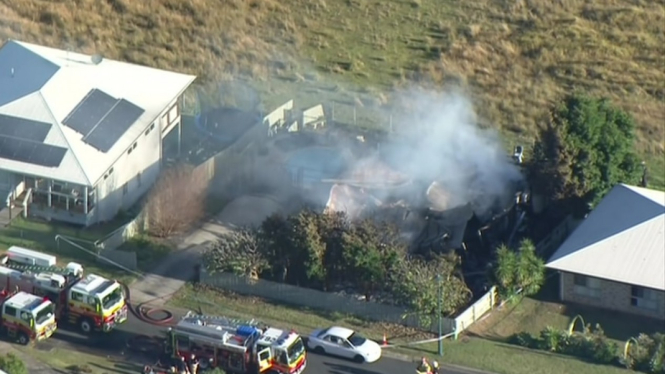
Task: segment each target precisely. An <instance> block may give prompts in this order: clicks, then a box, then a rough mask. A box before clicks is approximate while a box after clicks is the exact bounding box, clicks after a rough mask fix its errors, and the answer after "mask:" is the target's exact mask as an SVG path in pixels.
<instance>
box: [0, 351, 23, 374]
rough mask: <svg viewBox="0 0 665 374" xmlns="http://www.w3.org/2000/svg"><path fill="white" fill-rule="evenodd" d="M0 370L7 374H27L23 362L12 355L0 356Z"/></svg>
mask: <svg viewBox="0 0 665 374" xmlns="http://www.w3.org/2000/svg"><path fill="white" fill-rule="evenodd" d="M0 370H3V371H5V372H7V374H28V369H27V368H26V367H25V364H24V363H23V361H21V359H20V358H18V357H16V356H15V355H14V354H13V353H7V355H6V356H0Z"/></svg>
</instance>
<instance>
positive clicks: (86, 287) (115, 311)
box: [0, 247, 127, 333]
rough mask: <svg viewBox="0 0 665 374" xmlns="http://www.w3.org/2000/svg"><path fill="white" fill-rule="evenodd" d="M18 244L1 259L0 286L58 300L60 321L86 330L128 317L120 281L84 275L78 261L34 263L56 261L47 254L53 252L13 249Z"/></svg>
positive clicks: (110, 325) (109, 327) (102, 328)
mask: <svg viewBox="0 0 665 374" xmlns="http://www.w3.org/2000/svg"><path fill="white" fill-rule="evenodd" d="M15 248H16V247H12V248H10V249H9V251H8V254H7V256H6V257H4V258H2V259H1V260H0V263H1V264H2V265H0V287H5V288H6V289H18V290H21V291H25V292H29V293H32V294H35V295H38V296H43V297H46V298H48V299H49V300H51V301H52V302H53V303H55V304H56V319H57V320H58V321H59V322H60V321H63V320H66V321H68V322H70V323H73V324H77V325H78V326H79V328H80V329H81V331H83V332H84V333H90V332H92V331H95V330H96V331H103V332H108V331H110V330H112V329H113V327H114V326H115V325H117V324H120V323H123V322H125V321H126V320H127V305H126V302H125V297H124V294H123V290H122V287H121V286H120V284H119V283H118V282H116V281H114V280H109V279H106V278H104V277H102V276H99V275H95V274H88V275H86V276H84V275H83V267H82V266H81V265H80V264H77V263H75V262H70V263H69V264H67V266H66V267H65V268H64V269H60V268H56V267H55V266H52V265H51V266H39V265H33V264H36V263H40V264H47V265H50V264H51V263H53V264H54V263H55V258H53V260H52V261H51V260H50V259H47V257H53V256H49V255H44V254H41V253H39V252H34V251H31V250H28V249H25V248H19V251H18V252H16V251H12V250H14V249H15ZM17 254H18V255H17ZM34 259H40V260H39V261H35V260H34ZM47 260H48V261H47Z"/></svg>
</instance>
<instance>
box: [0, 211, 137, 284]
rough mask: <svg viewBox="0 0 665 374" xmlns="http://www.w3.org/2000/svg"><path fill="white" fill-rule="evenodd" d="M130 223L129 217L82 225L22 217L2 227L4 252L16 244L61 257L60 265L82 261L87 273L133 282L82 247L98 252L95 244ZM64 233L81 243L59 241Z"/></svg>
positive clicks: (59, 259) (122, 272) (0, 237)
mask: <svg viewBox="0 0 665 374" xmlns="http://www.w3.org/2000/svg"><path fill="white" fill-rule="evenodd" d="M126 222H127V219H122V218H118V219H117V220H114V221H111V222H109V223H108V224H105V225H97V226H92V227H90V228H79V227H74V226H70V225H66V224H59V223H55V222H49V223H46V222H41V221H34V220H27V219H23V218H18V219H16V220H14V221H12V224H11V226H9V227H6V228H2V229H0V251H4V250H6V249H7V248H9V247H11V246H13V245H16V246H20V247H24V248H28V249H34V250H37V251H40V252H45V253H49V254H52V255H54V256H56V257H57V259H58V263H59V264H60V265H63V266H64V265H66V264H67V263H68V262H71V261H73V262H78V263H80V264H81V265H83V267H84V270H85V272H86V273H97V274H100V275H104V276H107V277H111V278H115V279H118V280H120V281H131V279H133V276H132V275H130V274H127V273H126V272H124V271H122V270H120V269H117V268H114V267H112V266H110V265H107V264H104V263H101V262H99V261H98V260H97V259H96V258H95V257H94V256H93V255H91V254H90V253H88V252H86V251H85V250H83V249H81V248H79V247H78V246H80V247H83V248H84V249H86V250H88V251H92V252H95V251H96V249H95V247H94V245H93V243H94V242H95V241H96V240H99V239H102V238H103V237H104V236H106V235H108V234H109V233H111V232H112V231H113V230H115V229H117V228H119V227H120V226H122V225H123V224H125V223H126ZM56 235H62V236H66V237H67V238H69V239H70V240H71V241H73V242H75V243H77V245H78V246H75V245H72V244H69V243H67V242H65V241H62V240H60V241H58V242H56V240H55V236H56Z"/></svg>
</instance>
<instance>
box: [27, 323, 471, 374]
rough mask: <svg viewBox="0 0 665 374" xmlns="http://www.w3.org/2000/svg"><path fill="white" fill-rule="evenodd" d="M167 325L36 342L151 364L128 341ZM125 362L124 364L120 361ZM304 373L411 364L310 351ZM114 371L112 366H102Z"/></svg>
mask: <svg viewBox="0 0 665 374" xmlns="http://www.w3.org/2000/svg"><path fill="white" fill-rule="evenodd" d="M165 329H166V327H162V326H156V325H153V324H148V323H145V322H143V321H141V320H139V319H137V318H135V317H134V316H133V315H130V316H129V319H128V321H127V322H126V323H124V324H122V325H121V326H119V327H118V328H117V329H116V331H113V332H111V333H110V334H108V335H104V336H101V337H100V336H91V337H86V336H83V335H81V334H79V333H76V332H74V331H71V330H69V329H67V328H59V329H58V331H57V332H56V334H55V336H54V337H53V338H52V339H49V340H47V341H44V342H42V343H40V344H39V346H38V349H43V350H46V351H48V349H49V348H53V347H58V348H63V349H76V350H79V351H86V352H88V353H92V354H96V355H102V356H111V357H114V356H115V357H116V358H118V360H117V361H118V363H116V367H123V366H125V367H126V366H127V363H132V364H139V365H144V364H151V363H153V362H155V358H154V357H155V356H154V355H153V354H149V355H147V354H144V353H141V352H137V351H136V350H133V349H130V348H128V345H127V342H128V341H130V340H131V339H132V338H135V337H136V336H139V335H143V336H154V337H157V338H159V337H162V336H163V333H164V330H165ZM122 361H124V362H125V363H124V364H123V362H122ZM307 361H308V364H307V369H306V370H305V374H413V373H415V367H416V365H415V364H414V363H410V362H405V361H400V360H395V359H391V358H388V357H383V358H381V359H380V360H379V361H377V362H375V363H372V364H356V363H354V362H350V361H347V360H344V359H338V358H334V357H328V356H320V355H316V354H314V353H310V354H309V355H308V357H307ZM103 369H106V370H109V371H113V368H103ZM444 373H446V374H472V373H473V372H470V371H466V370H460V369H445V370H444Z"/></svg>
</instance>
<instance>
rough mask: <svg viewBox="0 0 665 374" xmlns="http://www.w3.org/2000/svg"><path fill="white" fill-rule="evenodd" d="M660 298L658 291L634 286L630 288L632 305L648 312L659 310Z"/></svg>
mask: <svg viewBox="0 0 665 374" xmlns="http://www.w3.org/2000/svg"><path fill="white" fill-rule="evenodd" d="M657 300H658V298H657V295H656V291H654V290H652V289H649V288H644V287H639V286H632V287H630V305H632V306H634V307H636V308H640V309H646V310H656V309H658V302H657Z"/></svg>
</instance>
